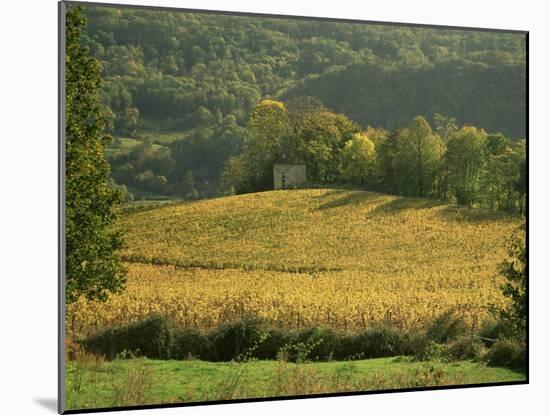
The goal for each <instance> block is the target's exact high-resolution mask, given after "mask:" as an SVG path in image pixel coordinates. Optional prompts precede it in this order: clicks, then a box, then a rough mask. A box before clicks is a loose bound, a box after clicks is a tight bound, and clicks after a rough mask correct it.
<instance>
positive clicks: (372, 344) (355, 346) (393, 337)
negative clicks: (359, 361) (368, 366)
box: [346, 326, 406, 359]
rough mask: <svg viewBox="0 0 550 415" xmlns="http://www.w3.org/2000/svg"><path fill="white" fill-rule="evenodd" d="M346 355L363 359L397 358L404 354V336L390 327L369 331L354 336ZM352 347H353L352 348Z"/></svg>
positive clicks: (349, 341) (380, 327)
mask: <svg viewBox="0 0 550 415" xmlns="http://www.w3.org/2000/svg"><path fill="white" fill-rule="evenodd" d="M346 343H348V350H346V353H348V354H349V355H350V356H351V355H360V356H362V357H363V358H366V359H368V358H373V357H387V356H396V355H399V354H401V353H402V352H403V350H404V346H405V343H406V338H405V336H404V334H403V333H402V332H400V331H398V330H397V329H394V328H392V327H388V326H378V327H373V328H371V329H367V330H365V331H363V332H360V333H358V334H356V335H355V336H352V338H351V339H349V340H348V341H347V342H346ZM350 346H351V347H350Z"/></svg>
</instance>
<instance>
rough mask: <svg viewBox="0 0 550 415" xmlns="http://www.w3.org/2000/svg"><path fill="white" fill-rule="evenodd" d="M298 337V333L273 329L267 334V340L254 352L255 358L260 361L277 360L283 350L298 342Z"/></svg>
mask: <svg viewBox="0 0 550 415" xmlns="http://www.w3.org/2000/svg"><path fill="white" fill-rule="evenodd" d="M296 337H297V335H296V333H291V332H289V331H285V330H279V329H271V330H269V331H268V332H267V336H265V339H264V340H263V341H262V342H261V343H260V344H258V347H257V348H256V349H255V350H254V351H253V356H254V357H256V358H258V359H268V360H275V359H277V356H278V354H279V352H280V351H281V349H283V348H284V347H285V346H287V345H290V344H293V343H295V342H296Z"/></svg>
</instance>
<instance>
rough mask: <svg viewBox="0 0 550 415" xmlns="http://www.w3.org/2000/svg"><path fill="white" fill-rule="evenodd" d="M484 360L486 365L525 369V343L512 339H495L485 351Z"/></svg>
mask: <svg viewBox="0 0 550 415" xmlns="http://www.w3.org/2000/svg"><path fill="white" fill-rule="evenodd" d="M486 361H487V365H488V366H501V367H507V368H510V369H514V370H521V371H525V370H526V369H527V351H526V346H525V343H524V342H522V341H519V340H514V339H500V340H497V341H496V342H495V344H493V346H492V347H491V348H490V349H489V351H488V352H487V355H486Z"/></svg>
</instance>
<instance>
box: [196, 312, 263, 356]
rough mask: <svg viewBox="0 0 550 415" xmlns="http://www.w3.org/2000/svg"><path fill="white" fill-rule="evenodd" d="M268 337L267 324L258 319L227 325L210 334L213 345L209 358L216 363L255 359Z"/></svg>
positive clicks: (248, 319)
mask: <svg viewBox="0 0 550 415" xmlns="http://www.w3.org/2000/svg"><path fill="white" fill-rule="evenodd" d="M268 336H269V330H268V329H267V327H266V325H265V322H264V321H263V320H261V319H258V318H246V319H243V320H241V321H237V322H235V323H230V324H226V325H224V326H221V327H220V328H218V329H217V330H215V331H213V332H211V333H209V334H208V336H207V338H208V341H209V343H210V345H211V354H210V356H209V357H210V358H211V359H212V360H214V361H229V360H233V359H242V358H246V357H253V355H254V353H255V351H256V350H257V349H258V348H259V347H260V344H261V343H263V342H264V341H265V340H266V339H267V338H268Z"/></svg>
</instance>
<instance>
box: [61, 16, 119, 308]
mask: <svg viewBox="0 0 550 415" xmlns="http://www.w3.org/2000/svg"><path fill="white" fill-rule="evenodd" d="M84 24H85V19H84V18H83V16H82V15H81V11H80V8H77V7H74V8H73V7H71V8H70V9H69V11H68V13H67V17H66V57H65V74H66V84H65V85H66V147H65V150H66V158H65V175H66V179H65V186H66V188H65V195H66V203H65V211H66V234H65V235H66V245H65V247H66V301H67V303H70V302H73V301H75V300H76V299H77V298H78V297H79V296H81V295H84V296H85V297H86V298H88V299H94V300H96V299H97V300H104V299H106V298H107V296H108V294H109V293H116V292H118V291H120V290H122V289H123V287H124V283H125V275H126V273H125V269H124V267H123V265H122V263H121V260H120V258H119V256H118V255H117V252H116V251H117V249H119V248H120V247H121V246H122V239H121V235H120V234H119V233H118V232H116V231H114V230H113V228H112V226H111V225H112V223H113V221H114V220H115V217H116V209H117V206H119V205H120V204H121V203H122V202H123V200H122V195H121V192H120V191H117V190H116V188H115V187H114V186H113V185H112V184H111V183H110V182H109V175H110V169H109V164H108V163H107V161H106V160H105V158H104V146H105V144H106V143H107V142H108V141H109V137H108V136H107V135H106V134H105V132H104V130H105V124H106V119H105V110H104V107H103V105H102V103H101V98H100V88H101V84H102V81H101V67H100V64H99V62H98V61H97V60H95V59H93V58H91V57H90V56H89V54H88V49H87V48H85V47H82V46H81V43H80V36H81V31H82V27H83V26H84Z"/></svg>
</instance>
